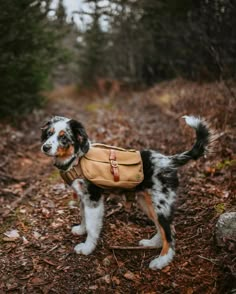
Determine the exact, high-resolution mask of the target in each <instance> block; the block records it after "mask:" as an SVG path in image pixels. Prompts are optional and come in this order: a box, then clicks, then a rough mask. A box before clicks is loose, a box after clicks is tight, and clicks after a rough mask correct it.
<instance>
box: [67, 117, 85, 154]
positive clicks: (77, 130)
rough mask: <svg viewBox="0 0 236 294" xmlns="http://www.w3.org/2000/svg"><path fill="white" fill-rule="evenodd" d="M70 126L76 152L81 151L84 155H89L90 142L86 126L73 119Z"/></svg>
mask: <svg viewBox="0 0 236 294" xmlns="http://www.w3.org/2000/svg"><path fill="white" fill-rule="evenodd" d="M68 124H69V126H70V129H71V131H72V133H73V136H74V140H75V152H78V151H79V149H80V150H81V151H82V152H83V153H87V152H88V150H89V140H88V135H87V133H86V131H85V128H84V126H83V125H82V124H81V123H80V122H78V121H76V120H74V119H71V120H70V121H69V122H68Z"/></svg>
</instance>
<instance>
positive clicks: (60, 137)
mask: <svg viewBox="0 0 236 294" xmlns="http://www.w3.org/2000/svg"><path fill="white" fill-rule="evenodd" d="M41 130H42V135H41V139H42V142H43V145H42V147H41V150H42V152H43V153H45V154H46V155H48V156H52V157H55V160H56V162H58V163H59V164H60V165H63V164H67V163H68V162H70V161H71V160H72V159H74V158H75V157H77V156H79V157H80V156H83V155H84V154H85V153H87V152H88V150H89V145H90V144H89V140H88V136H87V134H86V131H85V129H84V127H83V125H82V124H81V123H80V122H78V121H76V120H73V119H68V118H66V117H62V116H54V117H52V118H51V119H50V120H49V121H48V122H47V123H46V124H44V125H43V127H42V128H41Z"/></svg>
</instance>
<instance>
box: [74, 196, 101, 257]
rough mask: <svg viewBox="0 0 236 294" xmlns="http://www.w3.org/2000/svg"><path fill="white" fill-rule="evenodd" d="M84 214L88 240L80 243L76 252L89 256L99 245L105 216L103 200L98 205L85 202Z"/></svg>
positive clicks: (76, 247)
mask: <svg viewBox="0 0 236 294" xmlns="http://www.w3.org/2000/svg"><path fill="white" fill-rule="evenodd" d="M84 214H85V222H86V230H87V239H86V241H85V242H84V243H80V244H78V245H76V246H75V248H74V249H75V252H76V253H77V254H84V255H88V254H90V253H92V252H93V250H94V249H95V247H96V245H97V240H98V238H99V235H100V232H101V229H102V223H103V215H104V204H103V199H100V200H99V201H98V202H96V203H92V202H89V203H88V201H85V202H84Z"/></svg>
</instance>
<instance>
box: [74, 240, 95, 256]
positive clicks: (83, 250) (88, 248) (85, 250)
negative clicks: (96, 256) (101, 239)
mask: <svg viewBox="0 0 236 294" xmlns="http://www.w3.org/2000/svg"><path fill="white" fill-rule="evenodd" d="M94 248H95V246H94V245H93V244H88V243H80V244H78V245H76V246H75V248H74V250H75V252H76V253H77V254H83V255H89V254H90V253H92V252H93V250H94Z"/></svg>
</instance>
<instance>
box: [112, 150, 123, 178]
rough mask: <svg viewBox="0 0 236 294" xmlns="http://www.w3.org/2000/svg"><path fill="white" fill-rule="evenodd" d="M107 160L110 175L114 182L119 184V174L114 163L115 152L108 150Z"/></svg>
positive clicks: (116, 164)
mask: <svg viewBox="0 0 236 294" xmlns="http://www.w3.org/2000/svg"><path fill="white" fill-rule="evenodd" d="M109 160H110V163H111V173H112V174H113V177H114V181H115V182H119V180H120V173H119V167H118V162H117V161H116V151H115V150H114V149H110V156H109Z"/></svg>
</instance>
